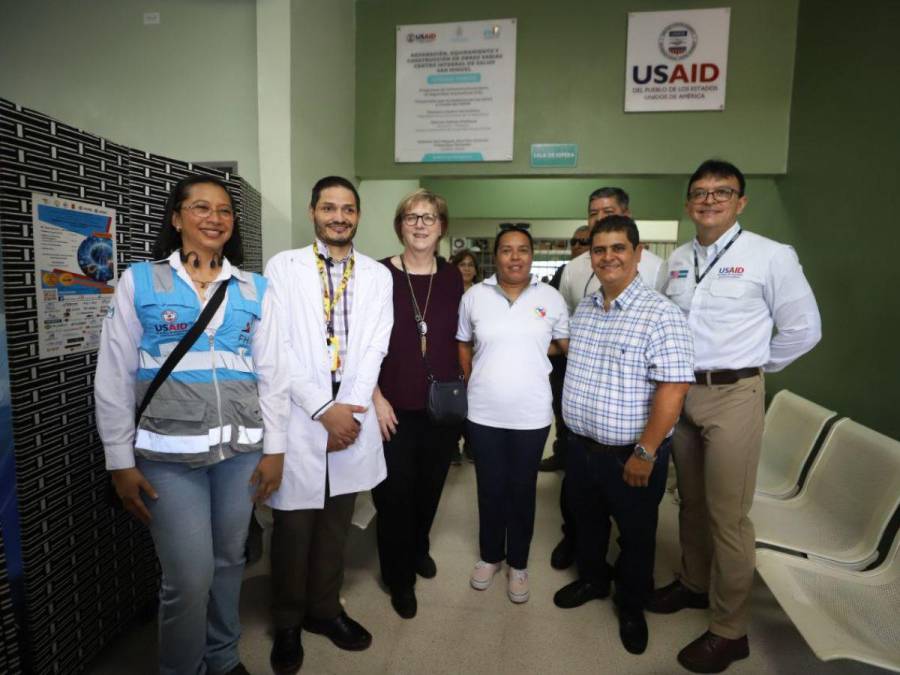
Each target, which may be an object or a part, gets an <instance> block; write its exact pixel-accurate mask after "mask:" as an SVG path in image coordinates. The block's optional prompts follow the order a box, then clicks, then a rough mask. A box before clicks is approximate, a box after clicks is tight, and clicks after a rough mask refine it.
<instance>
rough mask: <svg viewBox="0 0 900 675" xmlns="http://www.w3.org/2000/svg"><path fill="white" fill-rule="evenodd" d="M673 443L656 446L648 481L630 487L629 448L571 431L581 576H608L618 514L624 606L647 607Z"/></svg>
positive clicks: (619, 586) (619, 596) (570, 489)
mask: <svg viewBox="0 0 900 675" xmlns="http://www.w3.org/2000/svg"><path fill="white" fill-rule="evenodd" d="M670 449H671V440H670V439H669V440H666V441H665V442H664V443H663V444H662V445H661V446H660V447H659V449H658V450H657V451H656V463H655V464H654V465H653V471H652V472H651V474H650V481H649V485H648V486H647V487H631V486H630V485H628V484H627V483H626V482H625V480H624V478H623V473H624V471H625V462H626V461H627V460H628V457H629V456H630V455H631V453H632V449H631V448H628V449H625V450H621V451H618V452H611V451H610V452H601V451H597V450H591V449H589V448H588V447H587V445H586V444H585V443H583V442H582V441H581V440H580V439H579V437H578V436H575V435H574V434H572V435H570V436H569V466H568V470H567V471H566V475H567V477H568V482H569V484H568V486H567V496H568V498H569V504H570V507H571V509H572V512H573V514H574V516H575V523H576V526H577V527H578V540H577V543H576V549H575V558H576V561H577V563H578V576H579V578H581V579H586V580H589V581H594V582H602V581H605V580H606V578H607V575H608V571H607V570H608V568H607V564H606V554H607V551H608V549H609V536H610V530H611V529H612V528H611V523H610V518H615V521H616V525H618V527H619V547H620V549H621V553H620V554H619V558H618V560H617V561H616V565H615V582H616V595H615V602H616V604H618V605H619V606H620V607H628V608H634V609H641V608H643V606H644V601H645V600H646V598H647V597H648V595H649V594H650V592H651V591H652V590H653V562H654V557H655V555H656V524H657V516H658V510H659V502H660V500H661V499H662V496H663V493H664V492H665V490H666V474H667V473H668V470H669V452H670Z"/></svg>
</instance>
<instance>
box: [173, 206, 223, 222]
mask: <svg viewBox="0 0 900 675" xmlns="http://www.w3.org/2000/svg"><path fill="white" fill-rule="evenodd" d="M181 208H183V209H187V210H188V211H190V212H191V213H193V214H194V215H195V216H197V217H198V218H209V217H210V216H211V215H212V214H213V213H215V214H216V215H217V216H219V218H221V219H222V220H232V219H233V218H234V211H233V210H232V209H231V208H230V207H228V206H221V207H219V208H217V209H214V208H213V207H211V206H210V205H209V204H206V203H204V202H199V203H197V204H191V205H190V206H182V207H181Z"/></svg>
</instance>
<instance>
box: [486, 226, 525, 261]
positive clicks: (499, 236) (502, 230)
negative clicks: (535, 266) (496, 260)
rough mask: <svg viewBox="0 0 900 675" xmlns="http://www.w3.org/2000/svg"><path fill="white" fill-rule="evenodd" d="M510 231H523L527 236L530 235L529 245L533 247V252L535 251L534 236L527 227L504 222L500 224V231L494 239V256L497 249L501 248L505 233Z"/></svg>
mask: <svg viewBox="0 0 900 675" xmlns="http://www.w3.org/2000/svg"><path fill="white" fill-rule="evenodd" d="M510 232H521V233H522V234H524V235H525V236H526V237H528V246H529V248H531V251H532V253H533V252H534V238H533V237H532V236H531V232H529V231H528V228H527V227H523V226H522V225H519V224H516V225H513V224H512V223H504V224H503V225H501V226H500V231H499V232H498V233H497V238H496V239H494V256H495V257H496V255H497V250H498V249H499V248H500V240H501V239H502V238H503V235H505V234H509V233H510Z"/></svg>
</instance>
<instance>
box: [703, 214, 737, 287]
mask: <svg viewBox="0 0 900 675" xmlns="http://www.w3.org/2000/svg"><path fill="white" fill-rule="evenodd" d="M743 231H744V230H743V229H742V228H740V227H739V228H738V231H737V234H735V235H734V236H733V237H732V238H731V241H729V242H728V243H727V244H725V248H723V249H722V250H721V251H719V252H718V253H717V254H716V257H715V258H713V259H712V262H710V263H709V265H707V266H706V269H705V270H703V274H700V268H699V266H698V265H697V249H694V282H695V283H696V285H697V286H699V285H700V282H701V281H703V280H704V279H705V278H706V275H707V274H709V271H710V270H711V269H712V268H713V265H715V264H716V263H717V262H719V258H721V257H722V256H723V255H725V251H727V250H728V249H730V248H731V245H732V244H733V243H734V242H736V241H737V238H738V237H740V236H741V232H743Z"/></svg>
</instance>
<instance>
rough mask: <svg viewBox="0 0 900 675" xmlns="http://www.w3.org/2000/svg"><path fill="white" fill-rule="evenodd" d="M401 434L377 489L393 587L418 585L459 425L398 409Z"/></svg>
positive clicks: (385, 572)
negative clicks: (419, 567) (444, 424)
mask: <svg viewBox="0 0 900 675" xmlns="http://www.w3.org/2000/svg"><path fill="white" fill-rule="evenodd" d="M394 412H395V413H396V415H397V420H398V424H397V433H396V434H394V436H393V438H391V440H390V441H387V442H386V443H385V444H384V459H385V462H386V463H387V478H385V479H384V480H383V481H382V482H381V483H380V484H379V485H378V486H377V487H375V489H373V490H372V498H373V500H374V502H375V508H376V509H378V520H377V526H376V528H377V536H378V560H379V562H380V563H381V577H382V579H384V583H385V584H386V585H387V586H388V587H389V588H391V589H397V588H405V587H411V586H413V585H414V584H415V583H416V560H417V558H419V557H420V556H423V555H426V554H427V553H428V551H429V547H430V540H429V533H430V532H431V525H432V523H433V522H434V516H435V514H436V513H437V508H438V503H439V502H440V500H441V492H442V491H443V489H444V481H445V480H446V478H447V470H448V469H449V468H450V459H451V457H452V455H453V452H454V450H455V449H456V442H457V440H456V439H457V438H458V436H459V427H458V426H450V427H442V426H437V425H435V424H433V423H432V422H431V420H429V419H428V414H427V413H426V412H425V411H424V410H395V411H394Z"/></svg>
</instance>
